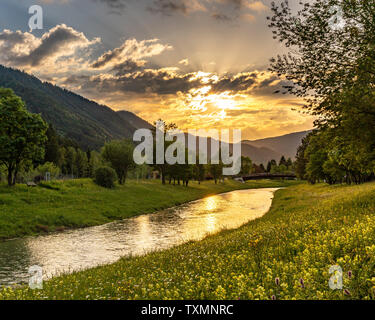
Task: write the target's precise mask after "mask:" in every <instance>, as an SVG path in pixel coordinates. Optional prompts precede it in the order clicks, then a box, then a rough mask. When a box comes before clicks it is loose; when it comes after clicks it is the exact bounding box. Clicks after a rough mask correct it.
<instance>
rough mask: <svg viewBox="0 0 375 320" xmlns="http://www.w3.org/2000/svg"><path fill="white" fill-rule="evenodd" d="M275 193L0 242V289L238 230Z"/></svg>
mask: <svg viewBox="0 0 375 320" xmlns="http://www.w3.org/2000/svg"><path fill="white" fill-rule="evenodd" d="M276 190H277V189H252V190H240V191H233V192H229V193H224V194H220V195H215V196H210V197H207V198H205V199H201V200H198V201H194V202H190V203H187V204H184V205H181V206H178V207H174V208H171V209H167V210H163V211H160V212H157V213H154V214H148V215H141V216H137V217H134V218H129V219H126V220H122V221H116V222H113V223H108V224H105V225H102V226H97V227H90V228H84V229H78V230H71V231H66V232H62V233H56V234H50V235H46V236H37V237H27V238H22V239H15V240H9V241H4V242H0V285H14V284H20V283H27V282H28V279H29V277H30V275H29V274H28V269H29V267H30V266H34V265H37V266H40V267H42V268H43V274H44V278H49V277H51V276H53V275H57V274H59V273H62V272H64V273H67V272H72V271H77V270H81V269H87V268H90V267H95V266H98V265H104V264H109V263H113V262H115V261H117V260H118V259H119V258H121V257H124V256H128V255H142V254H146V253H147V252H150V251H155V250H163V249H167V248H170V247H172V246H176V245H179V244H182V243H184V242H187V241H190V240H201V239H202V238H204V237H205V236H207V235H209V234H213V233H217V232H219V231H220V230H222V229H224V228H225V229H235V228H239V227H240V226H242V225H244V224H246V223H247V222H249V221H251V220H254V219H257V218H259V217H261V216H263V215H264V214H265V213H267V211H268V210H269V208H270V207H271V204H272V199H273V194H274V192H275V191H276Z"/></svg>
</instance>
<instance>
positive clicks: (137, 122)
mask: <svg viewBox="0 0 375 320" xmlns="http://www.w3.org/2000/svg"><path fill="white" fill-rule="evenodd" d="M117 114H118V115H119V116H120V117H121V119H123V120H125V121H126V122H128V123H129V124H130V125H131V126H133V127H134V128H135V129H151V128H152V127H153V126H152V125H151V124H150V123H148V122H147V121H145V120H143V119H142V118H140V117H138V116H136V115H135V114H134V113H132V112H130V111H117Z"/></svg>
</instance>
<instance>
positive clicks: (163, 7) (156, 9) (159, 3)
mask: <svg viewBox="0 0 375 320" xmlns="http://www.w3.org/2000/svg"><path fill="white" fill-rule="evenodd" d="M147 9H148V10H149V11H150V12H152V13H162V14H165V15H172V14H174V13H181V14H184V15H187V14H190V13H192V12H196V11H206V10H207V9H206V6H205V5H204V4H203V3H202V2H201V1H200V0H154V1H153V3H152V5H150V6H148V7H147Z"/></svg>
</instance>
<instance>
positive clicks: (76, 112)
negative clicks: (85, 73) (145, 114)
mask: <svg viewBox="0 0 375 320" xmlns="http://www.w3.org/2000/svg"><path fill="white" fill-rule="evenodd" d="M0 87H6V88H11V89H13V90H14V92H15V93H16V94H17V95H18V96H20V97H21V98H22V99H23V100H24V101H25V102H26V106H27V108H28V110H29V111H30V112H33V113H40V114H41V115H42V117H43V119H44V120H45V121H47V122H48V123H50V124H52V125H53V126H54V127H55V129H56V131H57V132H58V133H59V134H61V135H63V136H65V137H67V138H70V139H74V140H75V141H77V142H78V143H79V144H80V145H81V146H82V147H83V148H92V149H97V148H99V147H101V146H102V145H103V144H104V142H106V141H108V140H111V139H121V138H125V137H126V138H131V136H132V134H133V132H134V130H135V127H134V126H133V125H131V124H130V123H129V122H128V121H126V119H125V118H124V117H121V116H120V115H119V114H118V113H117V112H115V111H113V110H112V109H110V108H109V107H106V106H103V105H99V104H97V103H95V102H93V101H90V100H88V99H85V98H84V97H82V96H79V95H77V94H75V93H73V92H70V91H68V90H65V89H62V88H60V87H57V86H54V85H52V84H50V83H47V82H41V81H40V80H39V79H37V78H36V77H34V76H30V75H28V74H26V73H24V72H21V71H18V70H14V69H10V68H6V67H3V66H1V65H0ZM135 118H137V117H136V116H135V115H133V120H132V121H133V123H135ZM142 121H143V120H142Z"/></svg>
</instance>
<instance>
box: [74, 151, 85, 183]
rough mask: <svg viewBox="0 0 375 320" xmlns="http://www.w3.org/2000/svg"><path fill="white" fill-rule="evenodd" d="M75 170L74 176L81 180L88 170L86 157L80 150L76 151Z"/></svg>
mask: <svg viewBox="0 0 375 320" xmlns="http://www.w3.org/2000/svg"><path fill="white" fill-rule="evenodd" d="M75 168H76V174H77V177H78V178H83V177H86V176H87V170H88V160H87V155H86V153H85V152H83V151H82V150H81V149H78V150H77V151H76V156H75Z"/></svg>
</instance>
